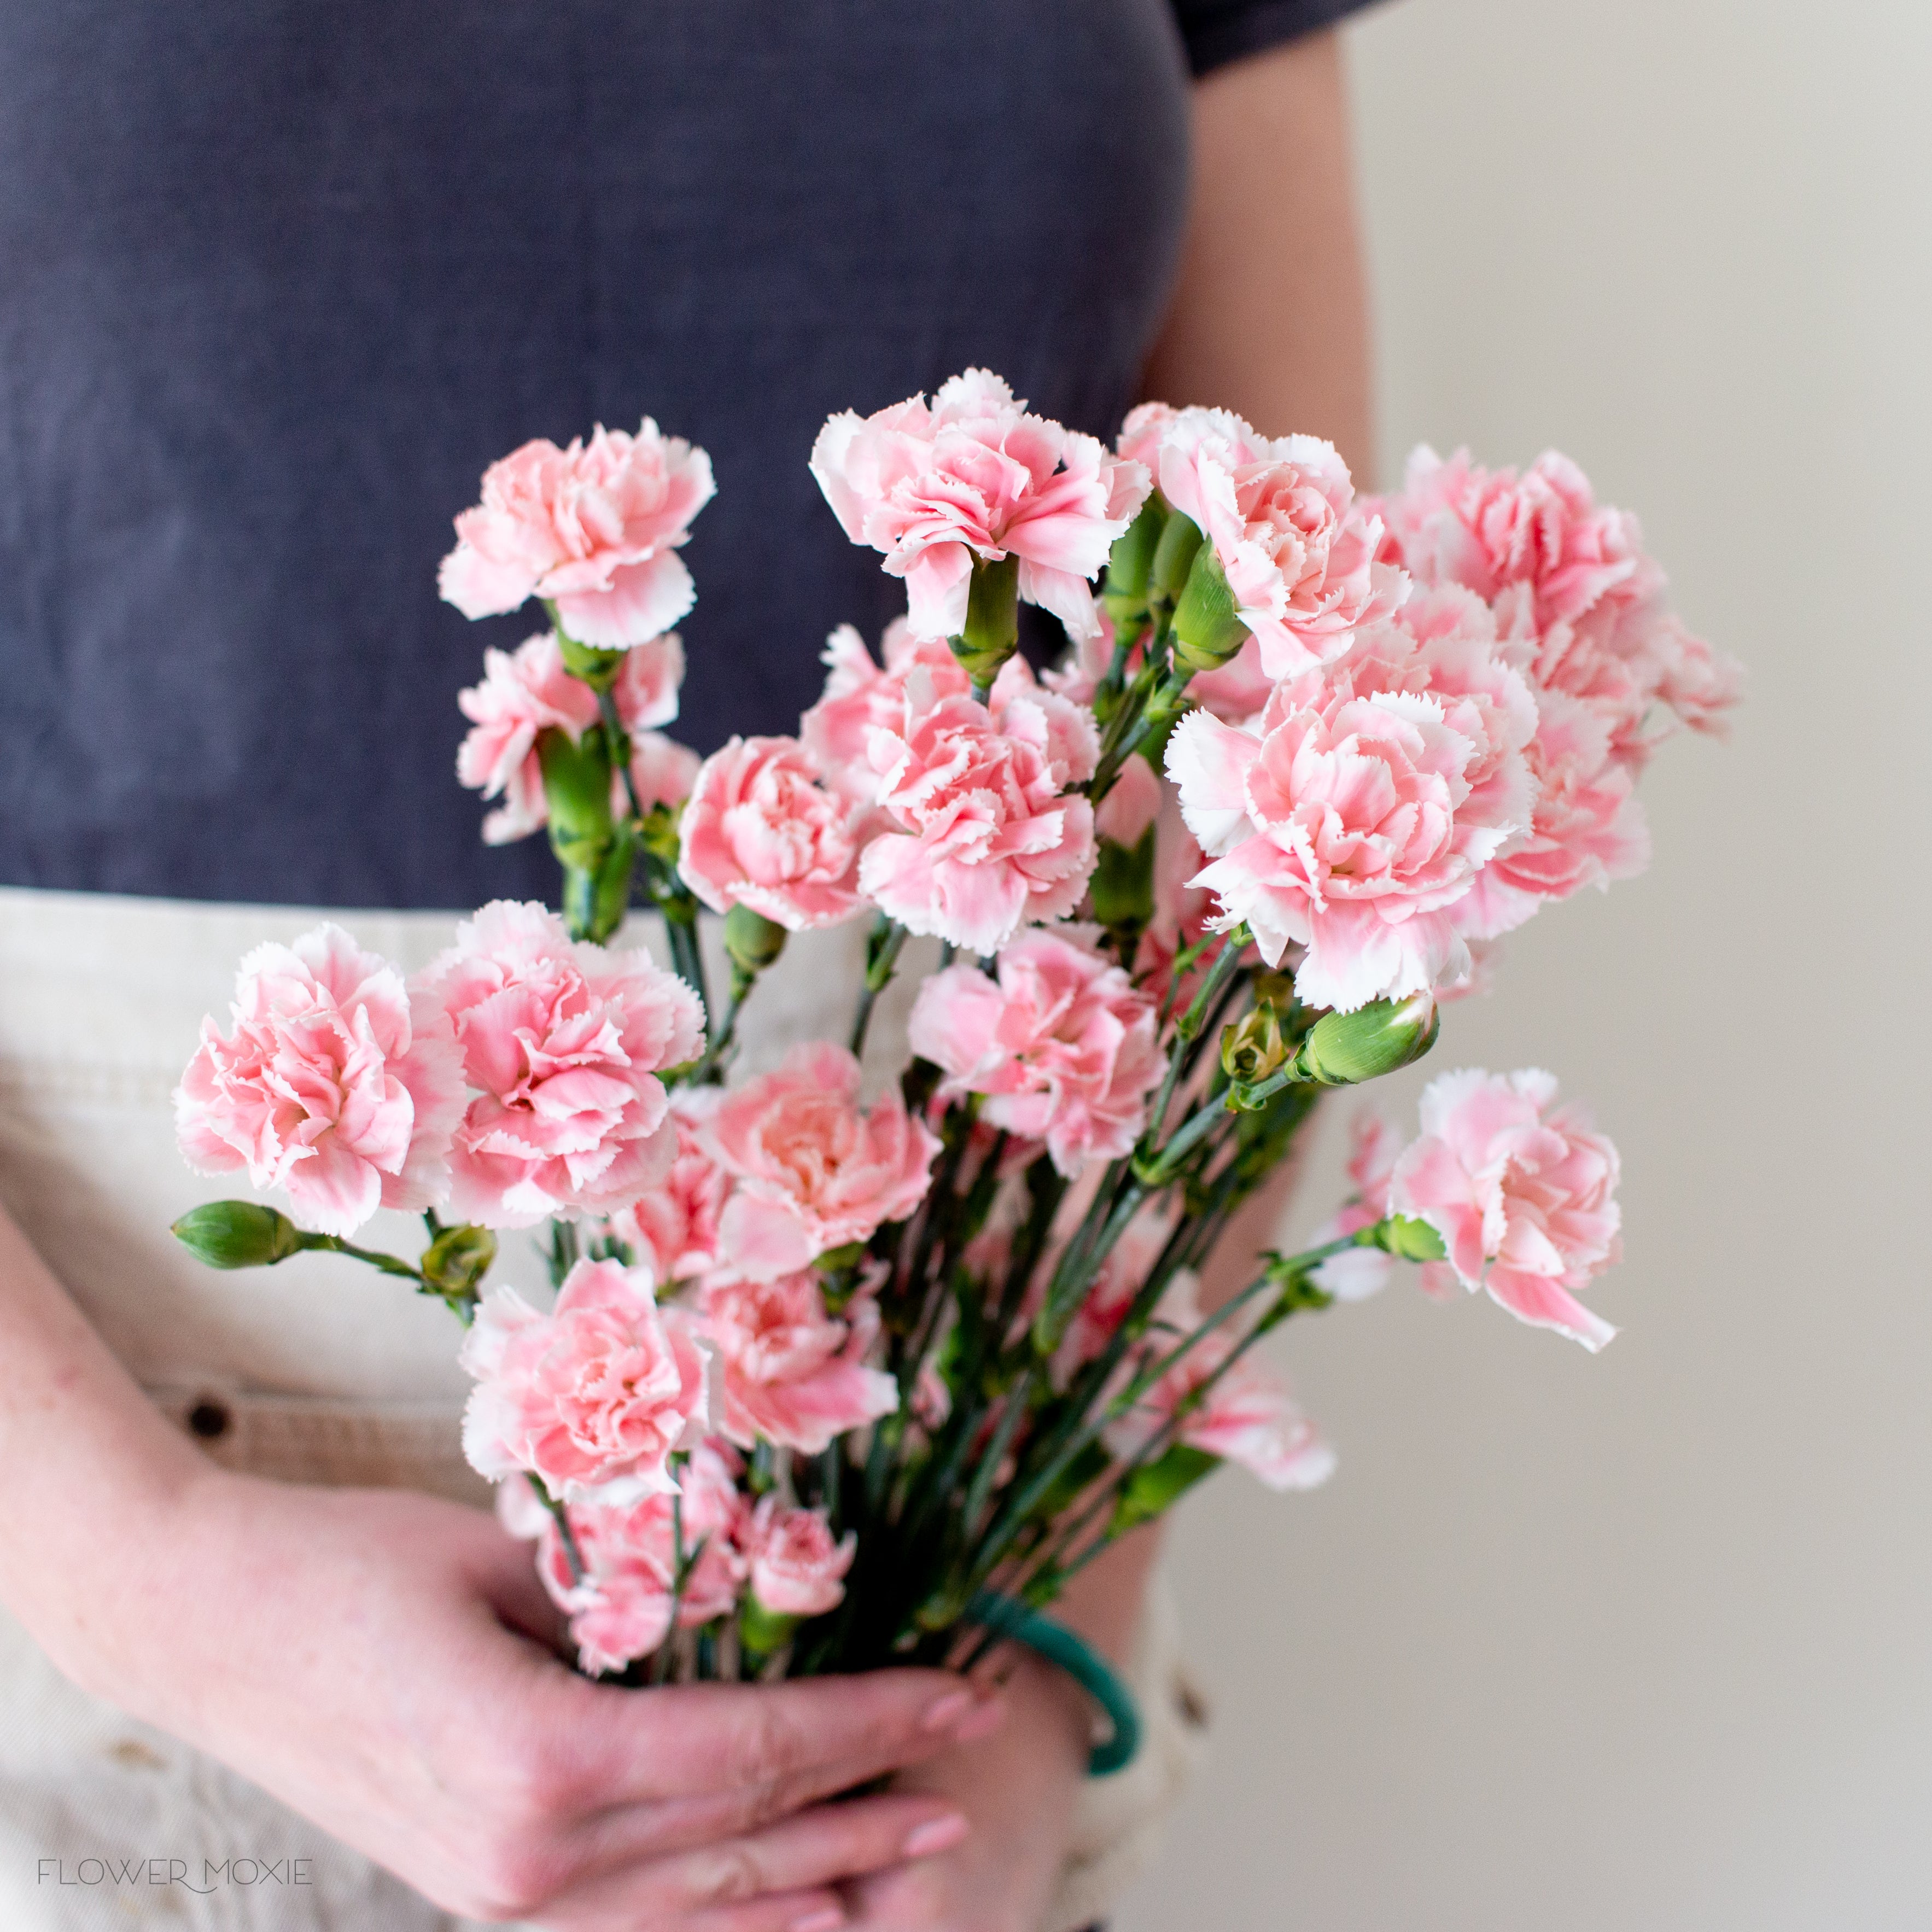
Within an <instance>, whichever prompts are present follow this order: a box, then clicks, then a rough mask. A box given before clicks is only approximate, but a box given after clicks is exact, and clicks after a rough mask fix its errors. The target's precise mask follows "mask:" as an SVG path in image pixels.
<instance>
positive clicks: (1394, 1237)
mask: <svg viewBox="0 0 1932 1932" xmlns="http://www.w3.org/2000/svg"><path fill="white" fill-rule="evenodd" d="M1373 1232H1374V1235H1375V1238H1376V1247H1379V1248H1380V1249H1382V1250H1383V1251H1384V1253H1388V1254H1391V1255H1394V1256H1395V1258H1396V1259H1397V1260H1398V1261H1404V1262H1439V1261H1443V1260H1446V1259H1448V1253H1449V1250H1448V1248H1447V1247H1445V1246H1444V1244H1443V1241H1442V1236H1441V1235H1439V1234H1438V1233H1437V1232H1436V1230H1435V1229H1433V1228H1432V1227H1431V1226H1430V1225H1429V1223H1427V1221H1421V1220H1416V1219H1415V1217H1414V1216H1412V1215H1409V1214H1391V1215H1390V1216H1389V1217H1388V1219H1387V1220H1382V1221H1378V1222H1377V1223H1376V1225H1375V1228H1374V1230H1373Z"/></svg>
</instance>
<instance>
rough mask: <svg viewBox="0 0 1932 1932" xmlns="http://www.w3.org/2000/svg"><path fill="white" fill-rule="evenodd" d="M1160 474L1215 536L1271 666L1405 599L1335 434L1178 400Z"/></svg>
mask: <svg viewBox="0 0 1932 1932" xmlns="http://www.w3.org/2000/svg"><path fill="white" fill-rule="evenodd" d="M1139 414H1140V412H1139V411H1137V412H1136V416H1139ZM1134 420H1135V419H1134V417H1130V418H1129V419H1128V421H1129V422H1130V424H1132V423H1133V422H1134ZM1155 474H1156V477H1157V480H1158V481H1159V483H1160V489H1161V493H1162V494H1163V496H1166V499H1167V500H1168V502H1169V503H1171V504H1172V505H1173V506H1174V508H1175V509H1177V510H1178V511H1180V512H1181V514H1183V515H1184V516H1186V517H1190V518H1191V519H1192V520H1193V522H1194V523H1196V524H1198V525H1199V527H1200V529H1201V530H1202V532H1203V534H1204V535H1205V536H1206V537H1207V538H1208V541H1209V542H1211V544H1213V545H1214V554H1215V556H1216V557H1217V559H1219V560H1220V565H1221V568H1222V570H1223V572H1224V573H1225V574H1226V577H1227V579H1228V587H1229V589H1230V590H1231V591H1232V592H1233V593H1234V598H1235V608H1236V610H1238V613H1240V616H1241V621H1242V622H1244V624H1246V625H1247V627H1248V628H1249V629H1250V631H1253V633H1254V636H1255V639H1256V643H1258V644H1259V646H1260V652H1261V661H1262V668H1263V669H1264V670H1265V671H1266V672H1267V673H1268V676H1271V677H1289V676H1293V675H1295V673H1297V672H1298V671H1303V670H1309V669H1310V668H1312V667H1314V666H1316V665H1317V664H1325V663H1327V662H1328V661H1329V660H1330V659H1331V658H1334V657H1336V656H1337V655H1340V653H1341V652H1343V651H1344V650H1346V649H1347V648H1348V646H1349V640H1350V637H1352V634H1353V632H1354V630H1355V626H1356V625H1358V624H1360V623H1362V622H1366V621H1367V619H1369V618H1370V617H1371V616H1375V615H1378V614H1386V613H1387V612H1388V611H1389V610H1393V609H1394V607H1395V606H1396V605H1397V604H1399V603H1400V601H1401V600H1402V594H1403V585H1402V582H1401V579H1400V574H1399V573H1397V572H1396V571H1391V570H1390V569H1388V568H1387V567H1386V566H1379V565H1377V564H1376V547H1377V545H1378V544H1379V542H1380V541H1381V539H1382V526H1381V523H1380V522H1379V520H1377V519H1376V517H1374V516H1373V514H1370V513H1368V512H1366V511H1364V510H1362V509H1361V508H1358V507H1357V505H1356V504H1355V486H1354V484H1352V482H1351V481H1350V480H1349V466H1348V465H1347V464H1346V463H1344V462H1343V460H1342V459H1341V458H1340V455H1337V452H1336V449H1335V446H1334V444H1333V443H1324V442H1323V441H1322V440H1321V439H1320V438H1319V437H1312V436H1286V437H1277V438H1271V437H1265V436H1263V435H1262V434H1260V433H1259V431H1257V430H1256V429H1254V428H1253V427H1252V426H1251V425H1249V424H1247V423H1246V422H1243V421H1242V419H1241V418H1240V417H1239V416H1236V415H1235V414H1234V413H1233V412H1232V411H1231V410H1205V409H1187V410H1179V411H1177V412H1176V413H1174V414H1173V416H1172V417H1171V418H1170V419H1167V420H1166V422H1164V423H1163V425H1162V427H1161V431H1160V458H1159V463H1158V466H1157V469H1156V472H1155Z"/></svg>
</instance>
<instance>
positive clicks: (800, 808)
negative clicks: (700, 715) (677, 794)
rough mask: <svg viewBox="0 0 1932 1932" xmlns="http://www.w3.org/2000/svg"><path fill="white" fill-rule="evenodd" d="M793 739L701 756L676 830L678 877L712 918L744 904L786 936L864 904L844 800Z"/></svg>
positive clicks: (739, 744)
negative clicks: (827, 786) (821, 781)
mask: <svg viewBox="0 0 1932 1932" xmlns="http://www.w3.org/2000/svg"><path fill="white" fill-rule="evenodd" d="M819 777H820V772H819V769H818V767H817V765H816V764H815V763H814V762H813V760H812V759H811V757H810V755H809V754H808V753H807V752H806V751H805V748H804V746H803V745H801V744H799V742H798V740H797V739H795V738H733V739H732V740H731V741H730V743H729V744H727V745H726V746H725V747H724V749H723V750H722V751H714V752H712V754H711V755H710V757H708V758H706V760H705V761H704V763H703V766H702V768H701V769H700V771H699V772H698V774H697V784H695V786H694V787H692V790H691V797H690V799H689V801H688V803H687V804H686V805H685V810H684V815H683V817H682V819H681V820H679V827H678V840H679V843H678V859H677V869H678V876H679V877H680V878H682V880H684V882H685V884H686V885H688V886H689V887H690V888H691V890H692V891H693V892H695V893H696V894H697V896H698V897H699V898H700V899H702V900H703V901H704V903H705V904H706V905H708V906H709V907H710V908H711V909H712V911H713V912H729V911H730V909H731V908H732V907H733V906H734V905H742V906H748V907H750V908H751V910H752V911H754V912H755V913H760V914H762V915H763V916H764V917H765V918H766V919H770V920H771V921H772V922H773V923H774V924H775V925H778V926H783V927H784V929H786V931H787V932H804V931H805V930H806V929H808V928H810V927H814V926H835V925H837V924H838V922H839V921H840V920H841V919H850V917H851V916H852V915H853V913H855V912H856V911H857V910H859V907H860V906H861V905H862V904H863V903H864V901H862V900H861V899H860V898H859V893H858V889H857V886H858V878H857V874H858V868H859V847H858V842H857V840H856V838H855V836H854V833H855V832H856V820H855V817H854V809H855V808H854V807H853V805H852V803H851V802H850V800H849V799H845V798H844V797H842V796H840V795H839V794H838V793H836V792H835V791H830V790H826V789H825V788H824V787H823V786H821V785H820V784H819V783H818V782H817V781H818V778H819Z"/></svg>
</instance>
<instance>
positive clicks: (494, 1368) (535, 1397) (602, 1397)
mask: <svg viewBox="0 0 1932 1932" xmlns="http://www.w3.org/2000/svg"><path fill="white" fill-rule="evenodd" d="M458 1359H459V1360H460V1361H461V1363H462V1364H463V1367H464V1368H466V1369H467V1370H469V1373H470V1374H472V1376H475V1378H476V1386H475V1388H474V1389H472V1391H470V1396H469V1406H468V1407H467V1408H466V1409H465V1410H464V1412H463V1454H464V1455H465V1456H466V1457H468V1458H469V1463H470V1466H471V1467H472V1469H475V1470H476V1471H477V1472H478V1473H479V1474H481V1475H485V1476H487V1477H490V1478H492V1479H493V1480H494V1479H496V1478H502V1477H505V1476H510V1475H515V1474H516V1473H517V1472H518V1471H519V1470H526V1471H528V1472H530V1473H532V1475H535V1476H537V1477H538V1478H540V1479H541V1481H542V1483H543V1484H544V1487H545V1488H546V1489H547V1490H549V1492H550V1494H551V1495H552V1496H555V1497H557V1498H558V1499H560V1500H562V1501H563V1502H610V1503H624V1502H634V1501H635V1500H636V1499H637V1498H638V1497H640V1496H649V1495H652V1494H653V1493H660V1492H665V1491H669V1490H674V1489H675V1488H676V1487H677V1485H676V1482H675V1481H674V1480H673V1478H672V1476H671V1474H670V1469H669V1467H668V1459H669V1457H670V1453H671V1451H673V1449H675V1448H678V1447H679V1445H680V1444H681V1443H682V1442H683V1441H684V1440H685V1437H686V1436H687V1435H688V1434H690V1433H692V1432H693V1431H694V1430H697V1429H700V1428H701V1427H703V1422H704V1414H705V1391H704V1361H703V1357H702V1356H701V1355H700V1354H699V1352H698V1350H697V1345H696V1344H695V1343H694V1342H693V1341H692V1340H691V1334H690V1331H689V1329H688V1327H687V1325H686V1321H685V1316H684V1315H683V1313H682V1311H680V1310H676V1309H667V1310H659V1309H658V1307H657V1305H656V1304H655V1301H653V1300H652V1295H651V1278H650V1276H649V1274H648V1273H646V1272H645V1271H643V1270H629V1271H627V1270H626V1269H625V1268H622V1266H620V1265H619V1264H618V1263H617V1262H592V1261H580V1262H578V1263H577V1265H576V1266H575V1267H574V1268H572V1269H571V1271H570V1273H569V1274H568V1275H567V1276H566V1277H565V1280H564V1283H563V1287H562V1292H560V1293H559V1295H558V1296H557V1298H556V1305H555V1307H553V1308H552V1309H551V1310H550V1313H548V1314H547V1315H540V1314H538V1313H537V1311H536V1310H535V1309H533V1308H532V1307H530V1306H529V1304H528V1303H527V1302H526V1301H524V1300H523V1298H522V1297H521V1296H520V1295H518V1294H517V1292H516V1291H515V1289H510V1288H499V1289H491V1290H490V1292H489V1293H488V1294H487V1295H484V1298H483V1301H482V1304H481V1307H479V1308H478V1310H477V1311H476V1319H475V1323H474V1325H472V1327H471V1328H470V1331H469V1334H467V1335H466V1336H465V1337H464V1338H463V1349H462V1353H461V1355H460V1357H459V1358H458Z"/></svg>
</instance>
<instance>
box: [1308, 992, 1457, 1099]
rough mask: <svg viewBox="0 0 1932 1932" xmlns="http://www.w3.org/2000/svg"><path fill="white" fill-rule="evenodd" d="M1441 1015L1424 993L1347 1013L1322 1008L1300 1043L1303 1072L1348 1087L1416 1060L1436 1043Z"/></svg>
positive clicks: (1336, 1085) (1337, 1085) (1326, 1084)
mask: <svg viewBox="0 0 1932 1932" xmlns="http://www.w3.org/2000/svg"><path fill="white" fill-rule="evenodd" d="M1441 1025H1442V1016H1441V1015H1440V1014H1439V1013H1437V1011H1436V1002H1435V1001H1434V1000H1433V998H1430V995H1428V994H1427V993H1412V994H1411V995H1409V998H1407V999H1406V1000H1376V1001H1373V1002H1372V1003H1371V1004H1370V1005H1368V1006H1366V1007H1361V1008H1360V1009H1359V1010H1358V1011H1356V1012H1355V1013H1324V1014H1323V1015H1322V1017H1321V1018H1320V1019H1319V1020H1317V1021H1316V1022H1315V1028H1314V1031H1313V1032H1311V1033H1310V1034H1309V1036H1308V1038H1307V1040H1306V1041H1305V1042H1304V1043H1303V1046H1302V1049H1301V1058H1300V1065H1301V1070H1302V1073H1303V1074H1304V1077H1305V1078H1307V1079H1310V1080H1315V1081H1319V1082H1320V1083H1321V1084H1322V1085H1323V1086H1325V1087H1352V1086H1354V1085H1356V1084H1357V1083H1358V1082H1361V1081H1364V1080H1374V1079H1379V1078H1380V1076H1382V1075H1383V1074H1385V1073H1394V1071H1395V1070H1396V1069H1397V1067H1406V1066H1408V1065H1409V1063H1410V1062H1411V1061H1416V1060H1420V1059H1421V1058H1422V1056H1423V1055H1424V1054H1425V1053H1427V1052H1428V1051H1429V1049H1430V1048H1431V1047H1432V1046H1434V1045H1435V1044H1436V1032H1437V1030H1438V1029H1439V1028H1440V1026H1441Z"/></svg>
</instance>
